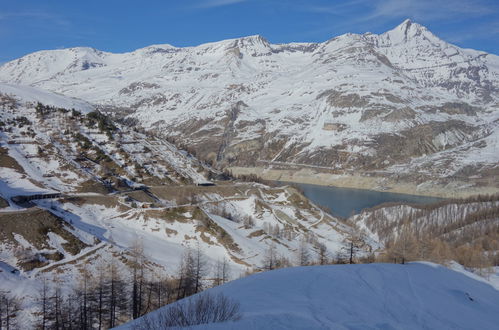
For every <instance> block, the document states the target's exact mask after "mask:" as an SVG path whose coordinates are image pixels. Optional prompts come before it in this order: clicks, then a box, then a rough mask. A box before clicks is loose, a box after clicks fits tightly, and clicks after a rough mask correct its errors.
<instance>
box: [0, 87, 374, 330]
mask: <svg viewBox="0 0 499 330" xmlns="http://www.w3.org/2000/svg"><path fill="white" fill-rule="evenodd" d="M38 100H43V101H44V102H46V103H47V104H50V106H48V105H43V104H41V103H39V102H38ZM64 106H71V107H72V109H66V108H63V107H64ZM208 177H210V178H211V179H214V180H217V178H222V179H224V176H223V175H222V174H221V173H220V172H219V171H217V170H214V169H213V168H211V167H210V166H209V165H207V164H206V163H203V162H201V161H199V160H197V159H196V158H195V157H193V156H192V155H190V154H189V153H187V152H186V151H183V150H179V149H177V148H176V147H175V146H174V145H172V144H171V143H169V142H167V141H164V140H163V139H161V138H158V137H157V136H155V135H152V134H147V133H143V132H138V131H135V130H132V129H130V128H129V127H127V126H124V125H122V124H120V123H118V122H114V121H112V120H111V119H110V118H108V117H106V116H104V115H102V114H101V113H100V112H97V111H95V109H94V108H93V107H92V106H91V105H89V104H88V103H86V102H83V101H80V100H75V99H72V98H68V97H64V96H60V95H54V94H52V93H50V92H46V91H42V90H38V89H36V88H33V87H25V86H13V85H9V84H1V83H0V198H1V199H0V202H1V203H0V224H1V225H0V291H2V292H3V291H6V292H7V291H10V292H12V293H13V294H15V295H17V294H18V293H19V296H18V297H19V298H23V299H24V302H23V308H25V310H26V314H27V315H29V313H30V312H32V311H34V310H35V309H36V308H35V307H36V303H35V302H36V298H37V294H38V292H39V289H40V288H41V285H42V280H43V279H44V278H45V277H46V276H47V277H49V278H51V279H56V280H57V281H58V283H59V286H60V288H62V289H67V288H68V287H71V286H74V285H75V284H76V282H77V281H78V279H79V278H80V276H81V274H82V271H83V270H84V273H89V274H96V273H98V267H100V266H101V267H102V265H103V264H104V265H108V266H109V264H110V262H113V263H114V262H115V263H116V264H117V266H116V267H118V268H119V269H120V274H121V275H122V276H123V277H124V278H125V279H126V278H127V276H129V275H130V274H129V271H130V258H132V250H133V249H134V246H137V245H140V246H141V249H142V250H143V253H144V258H145V260H146V266H145V271H146V272H149V273H148V274H149V275H150V276H151V277H153V278H155V276H156V274H162V275H163V276H170V277H174V276H176V275H177V274H178V269H179V266H180V264H181V262H182V260H183V258H184V255H185V253H186V251H188V249H189V248H190V249H197V248H199V250H200V251H202V254H203V258H204V259H205V261H206V264H205V271H206V274H205V275H204V278H203V285H206V286H208V285H211V283H212V281H213V276H214V275H213V272H214V268H215V266H216V265H217V264H218V263H220V262H224V267H226V268H227V272H228V270H230V272H231V275H230V276H228V277H230V278H232V277H237V276H240V275H241V274H244V273H245V272H246V271H254V270H258V269H261V268H264V267H266V258H267V255H268V254H269V253H272V258H273V263H275V264H272V267H275V266H276V264H278V263H280V264H282V265H284V264H290V263H297V261H296V260H297V255H298V252H299V251H305V253H306V254H307V255H308V257H309V259H308V261H307V262H310V261H312V260H315V259H316V258H317V256H318V254H319V251H320V250H321V249H322V251H323V253H326V251H328V252H327V253H331V255H328V256H332V255H335V256H336V254H343V253H344V252H345V251H346V247H347V244H348V243H347V240H348V238H349V237H350V236H351V235H352V232H353V230H354V229H353V228H352V227H351V226H349V225H347V224H346V223H345V222H344V221H342V220H340V219H336V218H334V217H332V216H330V215H329V214H327V213H326V212H324V211H322V210H321V209H320V208H318V207H317V206H316V205H313V204H312V203H310V201H308V200H307V199H306V198H305V197H304V196H303V195H301V194H300V193H299V192H298V191H297V190H296V189H294V188H292V187H289V186H288V187H268V186H266V185H263V184H257V183H252V182H249V183H245V182H234V181H229V180H226V179H225V180H220V181H214V182H212V181H209V180H208V179H207V178H208ZM199 184H208V186H202V185H201V186H200V185H199ZM47 194H49V195H48V196H47ZM44 197H47V198H46V199H44ZM31 198H35V199H34V200H30V199H31ZM363 249H364V251H366V252H367V250H368V249H369V246H368V245H367V244H365V245H364V246H363ZM226 280H227V279H226ZM12 283H15V284H12ZM16 287H18V288H19V289H18V290H17V289H16ZM27 291H29V293H27V294H26V292H27ZM33 317H34V316H27V321H26V322H27V324H26V327H27V328H30V327H32V326H33V324H34V323H33V322H34V321H33ZM126 317H128V314H126ZM31 321H33V322H31ZM30 322H31V323H30Z"/></svg>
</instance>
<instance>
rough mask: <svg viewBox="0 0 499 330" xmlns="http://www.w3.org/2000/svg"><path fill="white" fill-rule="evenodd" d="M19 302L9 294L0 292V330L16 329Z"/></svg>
mask: <svg viewBox="0 0 499 330" xmlns="http://www.w3.org/2000/svg"><path fill="white" fill-rule="evenodd" d="M19 309H20V302H19V300H18V299H16V298H15V297H14V296H13V295H12V294H11V293H10V292H7V291H0V330H3V329H5V330H10V329H17V328H18V320H17V313H18V312H19Z"/></svg>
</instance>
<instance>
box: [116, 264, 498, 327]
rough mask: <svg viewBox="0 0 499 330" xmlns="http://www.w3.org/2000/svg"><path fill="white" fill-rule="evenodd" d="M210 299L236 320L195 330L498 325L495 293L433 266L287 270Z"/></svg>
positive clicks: (259, 277) (223, 288) (155, 314)
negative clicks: (229, 302) (237, 307)
mask: <svg viewBox="0 0 499 330" xmlns="http://www.w3.org/2000/svg"><path fill="white" fill-rule="evenodd" d="M209 292H212V293H219V292H221V293H223V294H224V295H226V296H228V297H229V298H232V299H234V300H236V301H238V302H239V303H240V304H241V313H242V317H241V319H240V320H238V321H232V322H227V323H218V324H210V325H206V324H205V325H200V326H198V327H193V328H194V329H198V328H199V329H256V328H258V329H495V328H496V327H497V322H498V321H499V318H498V317H499V316H498V314H497V312H496V311H497V309H498V308H499V291H497V290H496V289H494V288H493V287H492V286H491V285H489V284H486V283H483V282H480V281H477V280H475V279H471V278H469V277H467V276H465V275H463V274H460V273H457V272H455V271H452V270H449V269H446V268H443V267H441V266H436V265H434V264H419V263H414V264H408V265H391V264H369V265H337V266H315V267H300V268H289V269H281V270H277V271H272V272H266V273H261V274H256V275H252V276H249V277H246V278H243V279H240V280H237V281H233V282H231V283H228V284H225V285H222V286H220V287H217V288H214V289H210V290H209ZM179 303H182V301H181V302H177V303H176V304H179ZM166 308H168V307H164V308H163V309H166ZM161 312H162V309H160V310H157V311H155V312H153V313H151V314H149V315H148V316H146V317H148V318H149V320H150V321H151V322H150V323H149V324H148V325H149V329H160V328H161V326H160V324H158V323H156V324H155V325H157V327H152V328H151V326H150V325H151V323H152V324H154V322H155V320H158V319H159V315H160V314H161ZM142 320H143V319H139V320H136V321H133V322H131V323H129V324H125V325H124V326H122V327H120V329H136V327H138V328H139V329H140V324H141V322H143V321H142ZM134 327H135V328H134Z"/></svg>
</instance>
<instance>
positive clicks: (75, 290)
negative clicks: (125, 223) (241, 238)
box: [0, 244, 230, 329]
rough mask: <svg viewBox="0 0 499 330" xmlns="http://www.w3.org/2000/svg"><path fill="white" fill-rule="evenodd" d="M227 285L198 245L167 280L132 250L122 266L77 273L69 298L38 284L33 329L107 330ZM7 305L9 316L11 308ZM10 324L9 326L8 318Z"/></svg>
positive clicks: (223, 263)
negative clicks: (174, 274)
mask: <svg viewBox="0 0 499 330" xmlns="http://www.w3.org/2000/svg"><path fill="white" fill-rule="evenodd" d="M212 268H213V269H212ZM229 280H230V270H229V263H228V261H227V260H226V259H222V260H220V261H218V262H217V263H216V265H215V267H210V265H209V264H208V263H207V260H206V257H205V255H204V254H203V253H202V252H201V249H200V247H199V245H198V246H197V247H196V248H194V249H193V248H188V249H186V251H185V252H184V255H183V257H182V261H181V263H180V265H179V268H178V270H177V275H176V276H174V277H168V276H166V275H164V274H160V273H157V272H155V271H153V270H152V267H150V263H149V262H148V261H147V259H146V257H145V255H144V253H143V248H142V246H141V245H140V244H134V246H133V247H132V248H131V249H130V251H129V253H128V254H127V256H126V261H124V263H119V262H117V261H115V260H112V261H110V262H107V263H104V262H103V263H101V264H99V265H97V266H96V267H95V269H93V271H89V270H88V269H82V270H81V272H80V275H79V278H78V279H77V281H76V284H74V285H73V287H72V288H71V289H70V290H69V292H67V290H65V292H64V293H63V291H62V289H61V288H62V287H63V286H64V285H63V283H59V281H57V280H55V282H52V281H51V282H49V281H48V280H43V285H42V288H41V290H40V294H39V297H38V299H37V305H38V311H37V313H36V315H37V319H38V323H37V328H40V329H91V328H92V329H95V328H97V329H107V328H112V327H115V326H117V325H119V324H122V323H124V322H127V321H129V320H132V319H136V318H138V317H141V316H143V315H145V314H147V313H149V312H151V311H153V310H156V309H158V308H160V307H162V306H164V305H166V304H169V303H172V302H175V301H177V300H179V299H183V298H185V297H188V296H190V295H193V294H196V293H198V292H201V291H203V290H205V289H206V288H208V287H211V286H216V285H220V284H224V283H226V282H227V281H229ZM1 297H3V296H0V298H1ZM1 299H3V298H1ZM1 299H0V302H2V304H0V316H1V315H3V316H2V320H8V318H7V315H12V312H10V313H11V314H8V313H7V312H3V309H4V308H6V307H4V306H6V304H4V303H3V300H1ZM9 304H10V305H8V306H10V307H8V308H10V310H13V309H14V308H15V307H14V305H13V303H12V302H9ZM10 320H11V321H10V322H11V324H12V322H13V321H12V317H11V319H10ZM5 322H7V321H4V323H5ZM0 329H3V328H1V327H0Z"/></svg>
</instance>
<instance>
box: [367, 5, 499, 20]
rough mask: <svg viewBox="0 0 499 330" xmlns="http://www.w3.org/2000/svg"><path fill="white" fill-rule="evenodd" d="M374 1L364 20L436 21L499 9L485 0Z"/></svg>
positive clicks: (472, 15) (476, 15) (473, 15)
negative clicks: (409, 19) (411, 19)
mask: <svg viewBox="0 0 499 330" xmlns="http://www.w3.org/2000/svg"><path fill="white" fill-rule="evenodd" d="M372 2H373V3H374V10H373V11H372V12H371V13H370V14H368V15H367V16H364V17H363V18H364V20H375V19H379V18H400V17H412V18H414V19H415V20H421V21H434V20H441V19H456V18H460V17H462V15H465V16H466V17H480V16H485V15H489V14H493V13H495V12H497V11H498V7H497V5H491V4H490V3H487V1H483V0H459V1H448V0H379V1H372Z"/></svg>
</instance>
